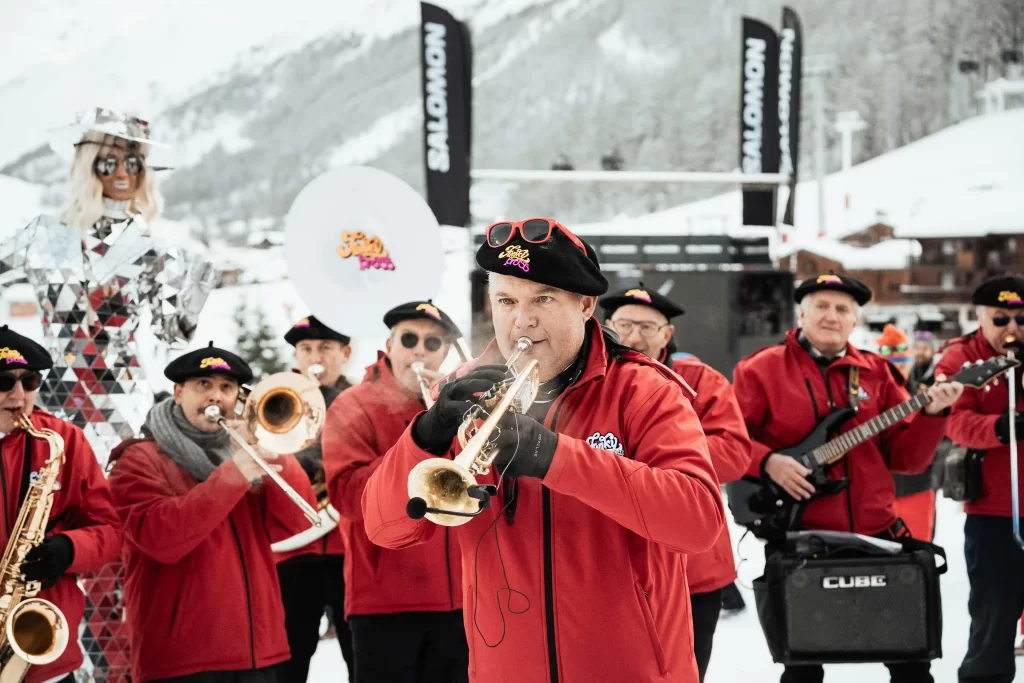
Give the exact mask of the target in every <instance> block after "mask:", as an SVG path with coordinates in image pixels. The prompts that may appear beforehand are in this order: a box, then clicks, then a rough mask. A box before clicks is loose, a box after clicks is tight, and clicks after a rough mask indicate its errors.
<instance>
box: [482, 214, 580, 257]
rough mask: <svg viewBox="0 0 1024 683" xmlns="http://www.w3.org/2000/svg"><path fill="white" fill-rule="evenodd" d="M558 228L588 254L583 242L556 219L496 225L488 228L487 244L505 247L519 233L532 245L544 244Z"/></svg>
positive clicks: (531, 219)
mask: <svg viewBox="0 0 1024 683" xmlns="http://www.w3.org/2000/svg"><path fill="white" fill-rule="evenodd" d="M556 228H557V229H558V230H560V231H561V232H562V234H563V235H565V236H566V237H568V238H569V240H570V241H572V243H573V244H575V245H576V246H577V247H579V248H580V250H581V251H582V252H583V253H584V254H586V253H587V248H586V247H585V246H583V242H582V240H580V238H579V237H577V236H576V235H574V234H572V232H571V231H570V230H569V229H568V228H567V227H565V226H564V225H562V224H561V223H559V222H558V221H556V220H555V219H554V218H527V219H526V220H523V221H516V222H515V223H510V222H508V221H502V222H501V223H494V224H492V225H489V226H487V244H488V245H489V246H491V247H494V248H495V249H497V248H499V247H503V246H505V245H506V244H508V243H509V242H510V241H512V238H513V237H514V236H515V234H516V232H517V231H518V232H519V235H520V236H521V237H522V238H523V240H524V241H526V242H529V243H530V244H544V243H545V242H547V241H548V240H549V239H551V234H552V232H553V231H554V230H555V229H556Z"/></svg>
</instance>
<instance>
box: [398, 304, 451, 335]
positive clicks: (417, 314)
mask: <svg viewBox="0 0 1024 683" xmlns="http://www.w3.org/2000/svg"><path fill="white" fill-rule="evenodd" d="M403 320H430V321H431V322H435V323H437V324H439V325H441V327H443V328H445V330H447V331H448V335H449V338H451V339H459V338H460V337H462V333H461V332H459V328H458V326H456V324H455V321H453V320H452V319H451V318H449V317H448V314H447V313H445V312H444V311H442V310H441V309H440V308H438V307H437V306H435V305H434V302H433V300H432V299H428V300H427V301H409V302H407V303H404V304H399V305H397V306H395V307H394V308H392V309H391V310H390V311H388V312H387V313H385V314H384V324H385V325H387V328H388V329H389V330H390V329H391V328H392V327H394V326H395V325H397V324H398V323H400V322H402V321H403Z"/></svg>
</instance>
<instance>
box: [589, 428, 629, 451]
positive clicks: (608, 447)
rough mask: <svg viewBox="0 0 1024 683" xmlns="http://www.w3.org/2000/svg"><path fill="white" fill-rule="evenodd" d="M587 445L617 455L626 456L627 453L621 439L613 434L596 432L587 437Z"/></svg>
mask: <svg viewBox="0 0 1024 683" xmlns="http://www.w3.org/2000/svg"><path fill="white" fill-rule="evenodd" d="M587 443H588V444H590V445H591V446H593V447H594V448H600V449H601V450H603V451H611V452H612V453H614V454H615V455H625V454H626V451H625V449H623V447H622V441H620V440H619V437H617V436H615V435H614V434H612V433H611V432H608V433H607V434H602V433H601V432H594V433H593V434H591V435H590V436H588V437H587Z"/></svg>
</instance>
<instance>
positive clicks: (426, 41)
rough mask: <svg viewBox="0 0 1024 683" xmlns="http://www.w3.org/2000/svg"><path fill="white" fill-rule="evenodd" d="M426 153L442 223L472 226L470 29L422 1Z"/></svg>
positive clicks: (430, 197)
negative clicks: (470, 195) (470, 187)
mask: <svg viewBox="0 0 1024 683" xmlns="http://www.w3.org/2000/svg"><path fill="white" fill-rule="evenodd" d="M420 10H421V13H422V25H421V27H420V31H421V33H420V38H421V42H420V62H421V64H422V71H423V153H424V161H425V164H426V172H427V203H428V204H429V205H430V208H431V209H432V210H433V211H434V216H435V217H436V218H437V221H438V222H439V223H441V224H442V225H455V226H460V227H461V226H465V225H468V224H469V218H470V216H469V167H470V160H471V156H470V154H471V150H470V144H471V142H472V131H471V126H472V121H473V82H472V81H473V67H472V61H473V60H472V50H473V46H472V43H471V41H470V36H469V31H468V30H467V29H466V27H465V25H463V24H462V23H461V22H459V21H457V20H456V19H455V17H453V16H452V15H451V14H449V13H448V12H447V11H445V10H443V9H441V8H440V7H437V6H436V5H431V4H428V3H426V2H421V3H420Z"/></svg>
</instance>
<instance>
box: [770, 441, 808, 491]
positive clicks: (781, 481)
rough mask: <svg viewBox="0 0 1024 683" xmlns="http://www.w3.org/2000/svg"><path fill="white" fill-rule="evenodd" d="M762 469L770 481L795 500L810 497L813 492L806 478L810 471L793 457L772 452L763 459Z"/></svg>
mask: <svg viewBox="0 0 1024 683" xmlns="http://www.w3.org/2000/svg"><path fill="white" fill-rule="evenodd" d="M764 471H765V473H767V474H768V476H769V477H771V478H772V481H774V482H775V483H776V484H778V485H779V486H781V487H782V488H783V489H785V490H786V493H788V494H789V495H791V496H793V497H794V498H796V499H797V500H804V499H807V498H810V497H811V495H812V494H813V493H814V486H812V485H811V482H809V481H807V479H806V477H807V475H808V474H810V473H811V471H810V470H809V469H807V468H806V467H804V466H803V465H801V464H800V463H799V462H797V461H796V459H795V458H791V457H789V456H788V455H782V454H781V453H772V454H770V455H769V456H768V458H767V459H766V460H765V461H764Z"/></svg>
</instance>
